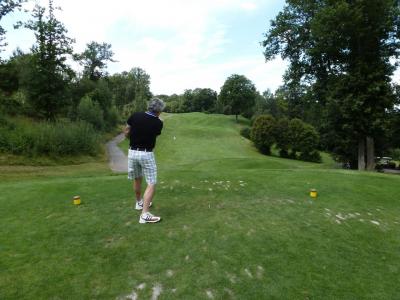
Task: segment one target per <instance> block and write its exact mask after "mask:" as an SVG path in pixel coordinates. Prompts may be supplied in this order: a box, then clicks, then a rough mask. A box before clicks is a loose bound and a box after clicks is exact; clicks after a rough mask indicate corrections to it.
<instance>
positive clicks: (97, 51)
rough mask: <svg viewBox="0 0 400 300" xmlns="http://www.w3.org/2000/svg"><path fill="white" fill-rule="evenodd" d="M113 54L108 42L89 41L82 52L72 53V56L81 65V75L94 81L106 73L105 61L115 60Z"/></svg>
mask: <svg viewBox="0 0 400 300" xmlns="http://www.w3.org/2000/svg"><path fill="white" fill-rule="evenodd" d="M113 56H114V53H113V52H112V51H111V45H110V44H107V43H102V44H100V43H97V42H91V43H89V44H87V45H86V50H85V51H84V52H82V53H81V54H76V55H74V58H75V59H76V60H78V61H79V62H80V64H81V65H82V66H83V76H85V77H88V78H89V79H90V80H93V81H96V80H99V79H100V78H101V77H104V76H105V75H106V71H105V69H106V68H107V61H111V62H115V60H113V59H112V57H113Z"/></svg>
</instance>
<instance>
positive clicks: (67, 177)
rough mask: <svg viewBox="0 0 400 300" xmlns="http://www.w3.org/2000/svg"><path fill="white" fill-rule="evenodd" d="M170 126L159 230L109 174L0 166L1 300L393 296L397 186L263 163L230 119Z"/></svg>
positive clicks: (321, 169) (375, 178)
mask: <svg viewBox="0 0 400 300" xmlns="http://www.w3.org/2000/svg"><path fill="white" fill-rule="evenodd" d="M164 118H165V128H164V131H163V134H162V136H160V138H159V140H158V141H157V151H156V157H157V160H158V166H159V185H158V191H157V195H156V198H155V201H154V203H155V207H154V209H153V211H154V212H155V213H156V214H160V215H161V216H162V217H163V221H162V222H161V223H160V224H146V225H141V224H138V217H139V215H138V213H137V212H136V211H134V210H133V205H132V204H133V193H132V189H131V187H130V184H129V182H128V181H127V180H126V176H125V175H114V174H111V173H109V172H108V171H107V170H105V168H104V165H98V166H96V165H95V164H90V165H88V167H87V168H85V166H79V167H76V166H75V167H70V168H68V167H57V168H49V169H45V168H44V169H43V168H41V169H40V173H39V174H40V177H36V176H35V171H34V170H33V171H32V169H27V170H26V171H25V170H24V169H23V168H22V169H17V170H16V169H15V168H11V167H9V168H6V167H0V170H1V173H2V175H1V176H0V178H2V179H3V178H4V179H6V178H7V180H2V181H1V182H0V190H1V191H2V192H1V193H0V207H1V210H0V220H1V221H0V225H1V226H0V253H1V258H0V299H50V298H51V299H136V298H137V299H149V298H151V297H154V298H156V297H157V295H159V299H367V298H368V299H396V298H397V297H398V286H400V276H399V275H400V274H399V273H400V270H399V265H400V252H399V244H400V229H399V225H400V217H399V216H400V205H399V200H398V199H399V188H398V187H399V183H400V177H398V176H390V175H385V174H377V173H363V172H355V171H345V170H340V169H333V168H331V166H332V165H333V163H332V161H331V160H329V158H328V157H326V156H324V163H323V164H312V163H305V162H300V161H293V160H286V159H280V158H277V157H266V156H262V155H260V154H259V153H257V152H256V151H255V149H254V148H253V147H252V145H251V143H250V142H249V141H247V140H245V139H243V138H242V137H241V136H240V135H239V129H240V125H238V124H236V123H235V121H234V118H233V117H227V116H221V115H205V114H200V113H191V114H179V115H166V116H165V117H164ZM124 147H125V148H126V143H125V144H124ZM6 174H7V175H6ZM18 174H19V175H18ZM310 188H316V189H317V190H318V192H319V197H318V199H317V200H312V199H311V198H310V197H309V195H308V192H309V189H310ZM76 194H79V195H81V198H82V201H83V205H81V206H80V207H75V206H73V205H72V197H73V196H74V195H76Z"/></svg>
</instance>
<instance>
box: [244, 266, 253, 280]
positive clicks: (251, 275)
mask: <svg viewBox="0 0 400 300" xmlns="http://www.w3.org/2000/svg"><path fill="white" fill-rule="evenodd" d="M244 272H245V273H246V275H247V276H249V277H250V278H253V274H251V272H250V271H249V269H247V268H246V269H244Z"/></svg>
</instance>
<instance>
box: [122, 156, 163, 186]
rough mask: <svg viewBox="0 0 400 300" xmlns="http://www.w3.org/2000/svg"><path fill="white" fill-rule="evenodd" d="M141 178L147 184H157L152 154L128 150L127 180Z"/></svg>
mask: <svg viewBox="0 0 400 300" xmlns="http://www.w3.org/2000/svg"><path fill="white" fill-rule="evenodd" d="M143 176H144V178H145V179H146V182H147V184H156V183H157V165H156V160H155V158H154V153H153V152H145V151H136V150H131V149H129V153H128V179H130V180H133V179H135V178H139V177H143Z"/></svg>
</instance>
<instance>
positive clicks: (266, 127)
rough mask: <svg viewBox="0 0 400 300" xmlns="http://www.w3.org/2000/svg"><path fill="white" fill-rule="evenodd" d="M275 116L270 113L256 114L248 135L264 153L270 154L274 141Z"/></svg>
mask: <svg viewBox="0 0 400 300" xmlns="http://www.w3.org/2000/svg"><path fill="white" fill-rule="evenodd" d="M275 124H276V121H275V118H274V117H272V116H270V115H261V116H258V117H257V118H256V119H255V121H254V124H253V127H252V128H251V132H250V137H251V140H252V141H253V143H254V145H255V146H256V147H257V149H258V150H260V151H261V152H262V153H264V154H271V147H272V145H273V144H274V142H275V138H274V133H275Z"/></svg>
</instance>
